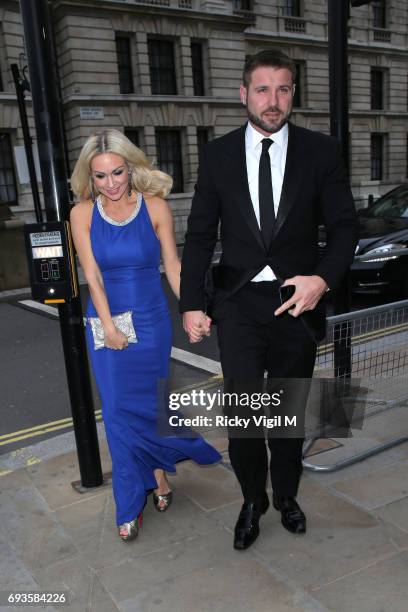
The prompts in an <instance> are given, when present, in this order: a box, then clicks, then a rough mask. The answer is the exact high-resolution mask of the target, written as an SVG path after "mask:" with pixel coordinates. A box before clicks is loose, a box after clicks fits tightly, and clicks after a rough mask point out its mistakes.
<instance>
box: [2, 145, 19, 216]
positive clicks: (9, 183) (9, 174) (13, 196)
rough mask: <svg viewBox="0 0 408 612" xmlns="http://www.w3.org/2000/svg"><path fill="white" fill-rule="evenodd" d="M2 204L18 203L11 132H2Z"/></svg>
mask: <svg viewBox="0 0 408 612" xmlns="http://www.w3.org/2000/svg"><path fill="white" fill-rule="evenodd" d="M0 204H9V205H15V204H17V183H16V175H15V173H14V165H13V153H12V149H11V139H10V134H6V133H0Z"/></svg>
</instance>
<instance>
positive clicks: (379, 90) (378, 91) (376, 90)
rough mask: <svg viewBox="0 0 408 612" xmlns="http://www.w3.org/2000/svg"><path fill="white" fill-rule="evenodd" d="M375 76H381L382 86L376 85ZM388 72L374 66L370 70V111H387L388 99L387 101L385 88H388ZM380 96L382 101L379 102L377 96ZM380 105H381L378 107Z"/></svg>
mask: <svg viewBox="0 0 408 612" xmlns="http://www.w3.org/2000/svg"><path fill="white" fill-rule="evenodd" d="M374 75H376V77H377V76H378V77H379V76H380V75H381V79H380V80H381V86H380V87H379V86H378V83H377V84H376V83H375V79H374V78H373V77H374ZM385 82H386V71H385V70H384V69H383V68H378V67H376V66H372V67H371V69H370V109H371V110H375V111H378V110H386V99H385V87H386V83H385ZM376 95H379V96H380V97H381V101H380V102H378V100H376V98H375V96H376ZM378 104H379V105H378Z"/></svg>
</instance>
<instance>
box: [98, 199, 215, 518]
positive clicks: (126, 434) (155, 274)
mask: <svg viewBox="0 0 408 612" xmlns="http://www.w3.org/2000/svg"><path fill="white" fill-rule="evenodd" d="M91 243H92V250H93V254H94V257H95V259H96V261H97V263H98V265H99V268H100V270H101V273H102V275H103V282H104V286H105V291H106V294H107V297H108V301H109V306H110V310H111V313H112V315H115V314H119V313H122V312H125V311H127V310H132V317H133V324H134V327H135V330H136V335H137V340H138V341H137V343H136V344H129V346H128V348H126V349H124V350H122V351H115V350H111V349H108V348H102V349H99V350H95V349H94V348H93V338H92V333H91V330H90V325H89V324H88V325H87V342H88V347H89V354H90V357H91V362H92V367H93V371H94V375H95V379H96V383H97V385H98V389H99V393H100V396H101V399H102V416H103V420H104V423H105V430H106V437H107V441H108V445H109V450H110V454H111V458H112V486H113V494H114V498H115V502H116V521H117V524H118V525H121V524H123V523H125V522H129V521H131V520H133V519H134V518H136V516H137V515H138V514H139V512H140V511H141V510H142V509H143V507H144V504H145V500H146V494H147V492H148V491H150V490H151V489H154V488H156V486H157V483H156V479H155V477H154V474H153V470H154V469H156V468H162V469H163V470H166V471H168V472H174V471H175V467H174V464H175V463H177V462H178V461H182V460H184V459H193V460H194V461H196V462H197V463H200V464H210V463H215V462H217V461H219V460H220V459H221V455H220V454H219V453H218V452H217V451H216V450H215V449H214V448H213V447H212V446H210V445H209V444H207V442H205V441H204V440H203V439H202V438H201V437H194V438H181V437H176V436H174V437H173V436H172V437H162V436H160V435H158V433H157V406H158V381H159V380H164V379H166V378H167V377H168V375H169V365H170V351H171V344H172V329H171V320H170V315H169V309H168V305H167V301H166V297H165V295H164V292H163V289H162V285H161V279H160V271H159V264H160V243H159V240H158V238H157V236H156V234H155V232H154V229H153V226H152V223H151V221H150V217H149V214H148V211H147V208H146V203H145V201H144V199H143V197H142V196H141V195H140V194H138V199H137V205H136V207H135V210H134V212H133V214H132V215H131V216H130V217H129V218H128V219H126V220H125V221H122V222H117V221H114V220H113V219H110V218H109V217H108V216H107V215H106V214H105V212H104V210H103V207H102V203H101V201H100V198H98V199H97V200H96V202H95V204H94V207H93V213H92V224H91ZM87 316H88V317H96V316H98V315H97V312H96V310H95V307H94V305H93V303H92V299H90V301H89V304H88V309H87Z"/></svg>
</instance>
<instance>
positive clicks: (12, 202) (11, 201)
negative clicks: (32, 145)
mask: <svg viewBox="0 0 408 612" xmlns="http://www.w3.org/2000/svg"><path fill="white" fill-rule="evenodd" d="M3 136H5V137H6V138H5V140H6V142H7V141H8V146H9V153H10V154H9V160H10V165H9V166H6V165H5V166H4V167H2V164H3V162H4V160H6V159H7V156H6V155H4V154H3V151H2V148H1V143H2V140H3V138H2V137H3ZM2 171H4V172H7V171H9V172H11V180H12V184H8V183H4V185H3V186H0V189H1V188H2V187H5V189H6V191H8V190H9V189H10V188H12V189H14V192H15V199H9V198H7V200H5V201H2V200H0V206H2V205H6V206H17V205H18V185H17V176H16V168H15V162H14V156H13V142H12V134H11V133H10V132H9V131H7V130H0V176H1V172H2Z"/></svg>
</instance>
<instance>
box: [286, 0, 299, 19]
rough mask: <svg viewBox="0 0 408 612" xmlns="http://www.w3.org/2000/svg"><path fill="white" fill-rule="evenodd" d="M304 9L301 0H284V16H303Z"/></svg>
mask: <svg viewBox="0 0 408 612" xmlns="http://www.w3.org/2000/svg"><path fill="white" fill-rule="evenodd" d="M302 9H303V6H302V2H301V0H282V15H283V16H284V17H302V16H303V10H302Z"/></svg>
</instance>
